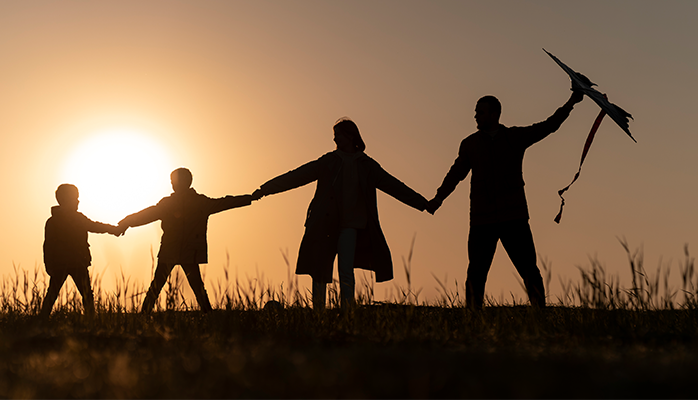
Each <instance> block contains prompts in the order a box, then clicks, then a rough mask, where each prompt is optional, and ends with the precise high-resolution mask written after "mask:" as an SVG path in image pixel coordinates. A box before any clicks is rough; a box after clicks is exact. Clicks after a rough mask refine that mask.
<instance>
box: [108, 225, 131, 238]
mask: <svg viewBox="0 0 698 400" xmlns="http://www.w3.org/2000/svg"><path fill="white" fill-rule="evenodd" d="M126 229H128V225H121V224H120V225H119V226H114V225H111V226H110V229H109V233H111V234H112V235H114V236H116V237H119V236H123V235H124V233H125V232H126Z"/></svg>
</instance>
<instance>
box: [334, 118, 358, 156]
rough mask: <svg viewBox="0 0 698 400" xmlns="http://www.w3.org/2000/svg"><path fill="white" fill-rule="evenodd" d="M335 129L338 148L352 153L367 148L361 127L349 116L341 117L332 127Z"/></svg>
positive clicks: (335, 140)
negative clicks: (362, 137)
mask: <svg viewBox="0 0 698 400" xmlns="http://www.w3.org/2000/svg"><path fill="white" fill-rule="evenodd" d="M332 129H333V130H334V142H335V143H337V148H338V149H340V150H342V151H347V152H350V153H353V152H356V151H364V150H366V144H365V143H364V141H363V139H361V134H360V133H359V127H358V126H356V124H355V123H354V121H352V120H350V119H349V118H346V117H345V118H340V119H339V120H338V121H337V122H336V123H335V124H334V127H333V128H332Z"/></svg>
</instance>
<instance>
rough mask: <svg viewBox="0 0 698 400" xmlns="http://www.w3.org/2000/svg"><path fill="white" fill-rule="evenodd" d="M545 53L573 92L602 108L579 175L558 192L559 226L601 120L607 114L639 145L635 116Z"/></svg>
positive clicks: (587, 142) (556, 220)
mask: <svg viewBox="0 0 698 400" xmlns="http://www.w3.org/2000/svg"><path fill="white" fill-rule="evenodd" d="M543 51H545V53H546V54H548V55H549V56H550V58H552V59H553V60H554V61H555V62H556V63H557V65H559V66H560V68H562V70H563V71H565V72H566V73H567V75H569V76H570V80H572V90H579V91H580V92H582V93H584V94H585V95H587V96H588V97H589V98H590V99H592V100H594V102H595V103H596V104H598V105H599V107H601V111H600V112H599V115H598V116H597V117H596V120H595V121H594V125H592V127H591V132H589V135H588V136H587V140H586V142H585V143H584V150H583V151H582V159H581V160H580V161H579V169H578V170H577V173H576V174H575V175H574V179H572V182H570V184H569V185H567V187H565V188H564V189H560V190H558V192H557V194H558V195H559V196H560V200H561V204H560V212H558V214H557V216H556V217H555V222H557V223H558V224H559V223H560V219H561V218H562V208H563V207H564V206H565V198H564V197H562V194H563V193H565V192H566V191H567V189H569V188H570V186H572V184H573V183H574V182H575V181H576V180H577V178H579V173H580V172H581V171H582V164H583V163H584V159H585V158H586V156H587V153H588V152H589V148H590V147H591V143H592V142H593V141H594V136H595V135H596V131H597V130H598V129H599V125H601V120H603V117H605V116H606V114H608V116H609V117H611V119H612V120H613V121H615V123H616V124H618V126H619V127H620V128H621V129H622V130H623V131H625V133H627V134H628V136H630V139H632V140H633V142H635V143H637V140H635V138H634V137H633V135H632V134H631V133H630V129H628V118H630V119H632V118H633V116H632V115H630V113H628V112H627V111H625V110H623V109H622V108H620V107H618V106H617V105H615V104H613V103H611V102H609V101H608V98H607V97H606V95H605V94H603V93H600V92H599V91H598V90H596V89H594V88H593V87H592V86H597V85H596V84H595V83H593V82H592V81H591V80H590V79H589V78H587V77H586V76H584V75H582V74H581V73H579V72H576V71H574V70H573V69H572V68H570V67H568V66H567V65H565V63H563V62H562V61H560V60H559V59H558V58H557V57H555V56H554V55H552V54H550V53H548V51H547V50H545V49H543Z"/></svg>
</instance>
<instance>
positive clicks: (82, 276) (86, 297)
mask: <svg viewBox="0 0 698 400" xmlns="http://www.w3.org/2000/svg"><path fill="white" fill-rule="evenodd" d="M70 276H72V277H73V282H75V286H76V287H77V288H78V292H80V296H82V306H83V308H84V309H85V315H89V316H92V315H94V314H95V299H94V295H93V294H92V286H91V284H90V273H89V272H88V271H87V268H80V269H75V270H73V271H70Z"/></svg>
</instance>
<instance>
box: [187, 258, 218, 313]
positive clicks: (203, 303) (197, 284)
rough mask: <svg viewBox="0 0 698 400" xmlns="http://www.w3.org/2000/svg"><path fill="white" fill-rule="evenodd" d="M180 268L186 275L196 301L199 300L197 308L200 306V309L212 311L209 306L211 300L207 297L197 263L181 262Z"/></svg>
mask: <svg viewBox="0 0 698 400" xmlns="http://www.w3.org/2000/svg"><path fill="white" fill-rule="evenodd" d="M182 269H183V270H184V274H185V275H186V276H187V280H188V281H189V286H190V287H191V290H192V291H193V292H194V295H195V296H196V301H197V302H199V308H201V311H203V312H209V311H212V310H213V307H211V301H210V300H209V299H208V293H206V288H205V287H204V281H203V279H201V269H200V268H199V264H182Z"/></svg>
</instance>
